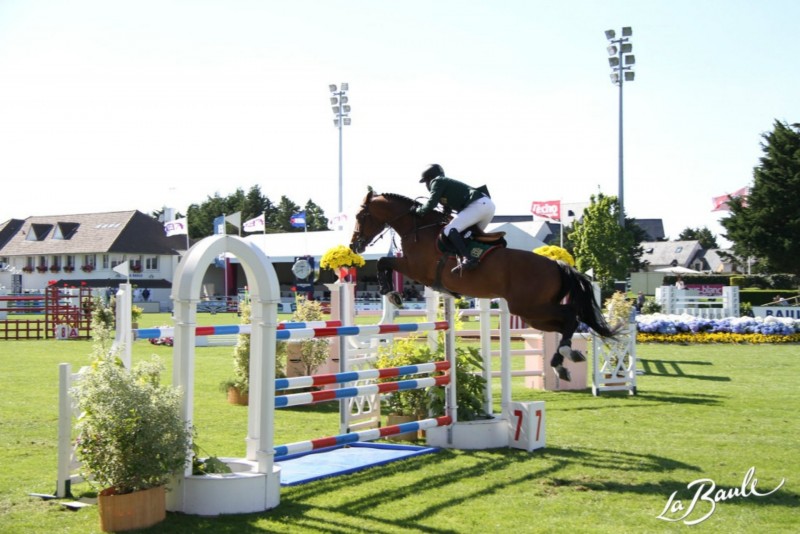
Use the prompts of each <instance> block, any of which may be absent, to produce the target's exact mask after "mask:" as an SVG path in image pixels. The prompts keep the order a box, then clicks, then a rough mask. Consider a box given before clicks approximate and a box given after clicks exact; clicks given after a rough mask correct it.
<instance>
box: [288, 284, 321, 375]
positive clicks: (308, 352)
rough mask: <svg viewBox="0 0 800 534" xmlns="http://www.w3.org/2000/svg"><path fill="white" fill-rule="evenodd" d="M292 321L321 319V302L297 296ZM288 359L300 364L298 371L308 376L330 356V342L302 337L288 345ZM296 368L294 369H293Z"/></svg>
mask: <svg viewBox="0 0 800 534" xmlns="http://www.w3.org/2000/svg"><path fill="white" fill-rule="evenodd" d="M296 302H297V306H296V308H295V311H294V312H293V313H292V321H301V322H311V321H321V320H322V319H323V313H322V303H320V302H319V301H316V300H308V299H306V298H305V297H301V296H298V297H297V300H296ZM288 352H289V361H290V362H292V363H295V364H298V365H299V366H300V368H301V369H300V370H299V371H300V373H301V375H303V376H309V375H312V374H314V372H315V371H316V370H317V369H319V367H320V366H321V365H323V364H324V363H325V362H326V361H328V357H329V356H330V342H329V341H328V339H325V338H313V339H304V340H303V341H299V342H295V343H291V344H290V345H289V349H288ZM295 370H296V369H295Z"/></svg>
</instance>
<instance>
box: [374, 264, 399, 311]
mask: <svg viewBox="0 0 800 534" xmlns="http://www.w3.org/2000/svg"><path fill="white" fill-rule="evenodd" d="M396 263H397V260H396V259H395V258H392V257H390V256H386V257H383V258H381V259H379V260H378V291H379V292H380V294H381V295H388V296H389V302H391V303H392V304H394V305H395V306H397V307H398V308H399V307H400V306H402V305H403V296H402V295H401V294H400V293H398V292H397V291H395V290H394V285H393V283H392V272H393V271H394V269H395V266H396Z"/></svg>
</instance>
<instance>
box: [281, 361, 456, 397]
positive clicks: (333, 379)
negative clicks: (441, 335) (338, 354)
mask: <svg viewBox="0 0 800 534" xmlns="http://www.w3.org/2000/svg"><path fill="white" fill-rule="evenodd" d="M448 369H450V362H448V361H446V360H443V361H440V362H430V363H420V364H417V365H402V366H400V367H386V368H383V369H363V370H360V371H346V372H344V373H331V374H324V375H312V376H295V377H293V378H278V379H277V380H275V390H276V391H281V390H284V389H298V388H309V387H318V386H326V385H328V384H343V383H347V382H355V381H357V380H374V379H380V378H393V377H398V376H408V375H419V374H423V373H435V372H437V371H447V370H448Z"/></svg>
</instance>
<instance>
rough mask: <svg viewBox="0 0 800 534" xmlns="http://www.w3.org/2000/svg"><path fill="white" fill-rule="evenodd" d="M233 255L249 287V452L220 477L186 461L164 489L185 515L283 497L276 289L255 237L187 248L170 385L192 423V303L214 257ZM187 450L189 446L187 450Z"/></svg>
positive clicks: (272, 503) (267, 503) (272, 502)
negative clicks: (178, 391) (197, 472)
mask: <svg viewBox="0 0 800 534" xmlns="http://www.w3.org/2000/svg"><path fill="white" fill-rule="evenodd" d="M224 253H231V254H233V255H235V256H236V257H237V258H238V259H239V261H240V262H241V265H242V267H243V269H244V272H245V274H246V276H247V284H248V288H249V290H250V300H251V319H252V332H251V334H250V336H251V337H250V403H249V406H248V412H247V457H246V458H245V459H242V460H236V459H232V461H230V462H229V465H232V467H234V471H235V472H234V473H233V474H231V475H225V476H222V477H208V476H194V475H192V471H191V465H190V466H189V467H187V468H186V471H185V472H184V473H183V474H182V475H180V476H177V477H175V479H174V481H173V483H171V484H170V486H171V488H170V489H171V491H170V492H168V494H167V509H168V510H170V511H179V512H184V513H188V514H201V515H219V514H230V513H251V512H260V511H264V510H269V509H271V508H274V507H276V506H277V505H278V504H279V503H280V468H279V467H277V466H275V465H273V454H274V453H273V438H274V431H273V424H272V417H273V412H274V409H275V391H274V388H272V387H264V385H265V384H273V383H274V381H275V342H276V338H275V332H276V329H277V323H278V311H277V307H278V302H279V301H280V292H279V285H278V277H277V275H276V274H275V269H274V267H273V266H272V262H271V261H270V259H269V257H268V256H267V255H266V254H265V253H264V252H263V251H262V250H261V249H259V248H258V247H257V246H256V245H255V244H254V243H253V242H251V241H246V240H244V239H241V238H239V237H236V236H232V235H217V236H211V237H207V238H205V239H203V240H202V241H199V242H198V243H196V244H195V245H194V246H192V248H190V249H189V250H188V251H187V253H186V255H185V256H184V257H183V258H182V260H181V262H180V264H179V265H178V269H177V271H176V272H175V281H174V283H173V286H172V300H173V303H174V310H175V312H174V313H175V336H174V339H175V344H174V348H173V363H172V366H173V367H172V371H173V384H174V385H175V386H179V387H181V388H182V389H183V391H184V396H183V404H182V406H181V410H182V415H183V417H184V419H185V420H186V421H188V422H191V421H192V419H193V409H194V374H195V365H194V360H195V354H194V353H195V343H194V335H195V334H194V331H195V327H196V326H197V303H198V301H199V300H200V289H201V286H202V282H203V276H204V274H205V272H206V270H207V269H208V266H209V265H210V264H211V263H212V262H213V261H214V259H215V258H216V257H218V256H219V255H221V254H224ZM187 456H191V451H187Z"/></svg>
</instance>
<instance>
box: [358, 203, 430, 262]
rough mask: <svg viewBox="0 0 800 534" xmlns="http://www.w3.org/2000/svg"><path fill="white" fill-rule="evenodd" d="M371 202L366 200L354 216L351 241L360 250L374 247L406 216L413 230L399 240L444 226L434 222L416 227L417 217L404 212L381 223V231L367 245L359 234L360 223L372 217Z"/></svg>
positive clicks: (365, 240)
mask: <svg viewBox="0 0 800 534" xmlns="http://www.w3.org/2000/svg"><path fill="white" fill-rule="evenodd" d="M371 201H372V199H371V198H370V199H369V200H366V201H365V202H364V203H363V204H362V205H361V209H360V211H359V212H358V214H357V215H356V225H355V228H354V229H353V234H354V235H355V239H353V243H354V244H355V245H356V246H357V247H359V249H360V250H364V249H366V248H367V247H369V246H372V245H374V244H375V243H376V242H377V241H378V240H380V239H381V238H382V237H383V236H384V234H386V232H387V231H389V228H391V227H392V224H393V223H394V222H396V221H398V220H400V219H401V218H403V217H405V216H407V215H408V216H411V217H412V218H413V228H412V229H411V231H410V232H407V233H405V234H402V235H400V239H403V238H404V237H406V236H408V235H411V234H414V235H416V234H417V232H419V231H420V230H424V229H426V228H433V227H438V226H442V225H443V224H444V223H442V222H441V221H439V222H436V223H431V224H426V225H423V226H417V217H415V216H413V215H411V213H410V212H405V211H404V212H401V213H400V214H399V215H397V216H396V217H394V218H392V219H390V220H388V221H386V222H385V223H383V229H382V230H381V231H380V232H378V233H377V234H376V235H375V237H373V238H372V241H370V242H369V243H367V239H365V238H364V236H363V235H362V232H361V221H362V220H363V219H364V218H366V217H372V214H371V213H370V212H369V203H370V202H371ZM362 247H363V248H362Z"/></svg>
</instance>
